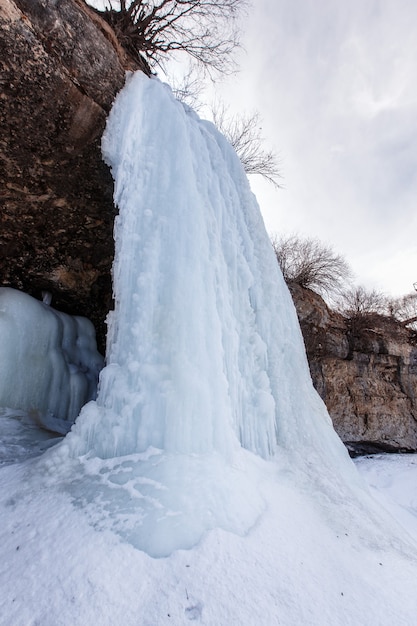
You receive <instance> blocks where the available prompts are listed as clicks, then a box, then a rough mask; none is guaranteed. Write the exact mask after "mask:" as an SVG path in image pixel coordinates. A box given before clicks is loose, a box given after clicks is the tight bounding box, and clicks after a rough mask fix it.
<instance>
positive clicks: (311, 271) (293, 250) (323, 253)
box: [272, 235, 351, 299]
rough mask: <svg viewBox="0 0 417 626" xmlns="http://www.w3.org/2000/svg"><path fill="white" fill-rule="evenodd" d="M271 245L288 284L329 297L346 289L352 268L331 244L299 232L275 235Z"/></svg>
mask: <svg viewBox="0 0 417 626" xmlns="http://www.w3.org/2000/svg"><path fill="white" fill-rule="evenodd" d="M272 245H273V248H274V251H275V254H276V257H277V260H278V263H279V265H280V267H281V271H282V274H283V276H284V280H285V282H286V283H287V284H289V285H291V283H296V284H298V285H301V287H305V288H307V289H311V290H312V291H316V292H317V293H319V294H320V295H322V296H327V297H330V298H332V299H333V298H334V297H335V296H336V295H337V294H339V293H340V292H341V291H343V290H345V289H346V284H347V283H349V281H350V279H351V270H350V268H349V265H348V264H347V262H346V260H345V259H344V258H343V257H342V256H340V255H339V254H336V253H335V252H334V251H333V249H332V248H331V247H330V246H327V245H326V244H324V243H322V242H321V241H319V240H318V239H311V238H307V239H303V238H302V237H299V236H298V235H287V236H283V237H277V236H276V235H275V236H273V237H272Z"/></svg>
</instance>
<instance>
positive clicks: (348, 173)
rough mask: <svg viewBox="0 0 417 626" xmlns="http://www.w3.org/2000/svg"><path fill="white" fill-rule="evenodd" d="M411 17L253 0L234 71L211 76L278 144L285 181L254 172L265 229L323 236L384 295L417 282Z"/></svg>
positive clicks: (333, 4)
mask: <svg viewBox="0 0 417 626" xmlns="http://www.w3.org/2000/svg"><path fill="white" fill-rule="evenodd" d="M89 1H90V3H91V4H96V5H100V4H101V3H102V1H103V0H89ZM416 23H417V3H416V2H415V0H351V1H350V2H346V1H345V2H342V1H341V0H251V6H250V8H249V10H248V13H247V15H246V16H245V17H244V18H243V19H242V24H241V27H242V44H243V50H242V51H241V52H240V53H239V54H238V55H237V62H238V65H239V67H240V71H239V72H238V73H237V74H236V75H235V76H228V77H226V78H224V79H222V80H217V81H216V83H215V86H214V91H215V95H216V97H219V98H220V99H221V100H223V101H224V102H225V103H226V104H227V105H229V106H230V111H231V112H235V113H236V114H240V113H241V114H243V115H244V114H247V113H251V112H254V111H257V112H259V113H260V116H261V118H262V134H263V136H264V138H265V147H266V148H267V149H268V148H272V149H274V150H275V151H276V153H277V154H278V157H279V161H280V168H281V173H282V180H281V183H282V186H283V189H281V190H276V189H275V188H274V187H273V186H272V185H271V184H270V183H268V182H266V181H264V180H263V179H262V178H260V177H259V176H253V177H252V179H251V185H252V189H253V191H254V192H255V194H256V196H257V198H258V202H259V205H260V208H261V211H262V214H263V217H264V221H265V224H266V227H267V230H268V232H269V233H270V234H271V235H273V234H278V235H279V234H293V233H297V234H299V235H300V236H301V237H314V238H317V239H319V240H320V241H323V243H325V244H326V245H330V246H331V247H332V248H333V250H334V251H335V252H336V253H337V254H340V255H342V256H343V257H344V258H345V259H346V260H347V262H348V264H349V265H350V267H351V268H352V270H353V273H354V282H355V284H357V285H363V286H365V287H366V288H368V289H377V290H378V291H381V292H383V293H385V294H386V295H389V296H401V295H404V294H406V293H410V292H413V283H414V282H416V281H417V211H416V205H417V38H416V36H415V24H416ZM206 97H207V96H206ZM208 99H209V100H210V96H209V97H208Z"/></svg>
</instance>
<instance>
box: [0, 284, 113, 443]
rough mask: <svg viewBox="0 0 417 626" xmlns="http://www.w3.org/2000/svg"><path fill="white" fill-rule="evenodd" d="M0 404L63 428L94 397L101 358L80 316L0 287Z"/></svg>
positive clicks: (91, 331)
mask: <svg viewBox="0 0 417 626" xmlns="http://www.w3.org/2000/svg"><path fill="white" fill-rule="evenodd" d="M0 345H1V352H0V407H9V408H13V409H22V410H24V411H30V412H31V414H32V416H33V418H34V419H36V420H37V421H38V422H42V423H43V425H44V426H45V427H46V428H51V429H52V430H58V432H68V430H69V428H70V425H71V424H72V423H73V422H74V420H75V418H76V417H77V415H78V414H79V412H80V410H81V407H82V406H83V405H84V404H85V403H86V402H88V401H89V400H91V399H93V398H95V395H96V390H97V380H98V374H99V371H100V369H101V368H102V367H103V358H102V356H101V355H100V354H99V353H98V352H97V347H96V341H95V331H94V327H93V325H92V324H91V322H90V321H89V320H87V319H86V318H84V317H78V316H70V315H66V314H65V313H61V312H59V311H56V310H54V309H53V308H52V307H50V306H48V305H47V304H45V303H44V302H40V301H39V300H36V299H35V298H32V297H31V296H29V295H27V294H25V293H22V292H20V291H17V290H15V289H10V288H8V287H2V288H0Z"/></svg>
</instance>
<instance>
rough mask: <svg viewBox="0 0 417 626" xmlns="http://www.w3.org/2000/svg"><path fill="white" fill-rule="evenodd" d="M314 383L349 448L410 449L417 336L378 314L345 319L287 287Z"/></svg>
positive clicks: (413, 444) (415, 421) (415, 426)
mask: <svg viewBox="0 0 417 626" xmlns="http://www.w3.org/2000/svg"><path fill="white" fill-rule="evenodd" d="M291 292H292V295H293V300H294V303H295V306H296V309H297V313H298V317H299V320H300V324H301V329H302V332H303V336H304V341H305V344H306V350H307V356H308V360H309V363H310V370H311V375H312V378H313V382H314V386H315V387H316V389H317V391H318V392H319V394H320V395H321V397H322V398H323V400H324V402H325V403H326V405H327V408H328V410H329V413H330V415H331V417H332V420H333V423H334V427H335V429H336V431H337V432H338V434H339V436H340V437H341V439H342V440H343V441H344V442H345V443H347V444H348V447H349V448H350V449H351V450H352V451H367V450H369V451H371V450H375V449H378V448H379V449H383V450H410V451H411V450H412V451H415V450H417V338H416V333H415V332H414V331H412V330H409V329H406V328H404V327H402V326H401V325H400V324H398V323H397V322H395V321H393V320H391V319H389V318H386V317H383V316H379V315H369V316H365V317H363V318H361V319H356V320H347V319H346V318H344V317H343V316H341V315H339V314H338V313H336V312H334V311H331V310H330V309H329V308H328V307H327V306H326V304H325V302H324V301H323V300H322V298H321V297H320V296H318V295H317V294H315V293H314V292H312V291H310V290H308V289H302V288H301V287H299V286H293V287H292V288H291Z"/></svg>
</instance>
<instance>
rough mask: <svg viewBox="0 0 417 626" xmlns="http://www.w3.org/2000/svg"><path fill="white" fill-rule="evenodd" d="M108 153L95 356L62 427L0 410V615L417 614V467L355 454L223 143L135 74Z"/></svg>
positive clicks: (321, 617)
mask: <svg viewBox="0 0 417 626" xmlns="http://www.w3.org/2000/svg"><path fill="white" fill-rule="evenodd" d="M103 148H104V155H105V157H106V159H107V161H108V162H109V164H110V165H111V167H112V173H113V176H114V178H115V200H116V203H117V205H118V207H119V209H120V216H119V217H118V219H117V221H116V227H115V237H116V258H115V264H114V268H113V273H114V290H115V311H114V313H112V314H111V315H110V317H109V334H108V347H107V363H106V367H105V368H104V370H103V371H102V373H101V377H100V385H99V391H98V396H97V401H92V402H89V403H88V404H87V405H86V406H85V407H84V408H83V409H82V411H81V413H80V415H79V416H78V418H77V421H76V423H75V425H74V426H73V428H72V430H71V432H70V433H69V434H68V435H67V436H66V437H65V438H64V439H63V440H58V441H56V440H54V441H53V442H51V440H49V439H48V438H46V437H45V434H44V433H43V432H41V431H39V430H37V428H35V426H34V424H33V423H32V422H31V420H33V415H31V414H30V412H29V414H23V413H22V412H20V413H17V414H15V413H13V412H10V411H7V410H4V411H3V413H2V414H1V415H0V435H1V434H2V435H3V437H2V441H3V443H2V447H1V448H0V453H1V457H0V459H1V465H0V546H1V559H0V590H1V593H0V621H1V624H4V626H27V625H31V626H35V624H36V625H38V626H85V625H90V624H100V626H107V625H108V626H116V625H120V626H162V625H164V624H174V625H177V626H178V625H181V624H188V623H189V622H190V621H195V622H197V623H200V624H205V625H207V626H233V625H236V626H275V625H287V626H293V625H297V626H298V625H315V626H316V625H317V626H335V625H338V624H340V625H343V626H346V625H349V624H351V625H355V626H358V625H359V624H366V625H368V624H372V625H381V626H382V625H387V626H388V625H390V626H391V625H392V624H395V625H401V624H404V625H408V624H409V625H411V624H414V623H415V615H416V611H417V597H416V594H415V586H416V581H417V532H416V528H415V519H416V518H415V500H414V495H413V493H412V490H413V486H414V485H415V480H416V477H417V476H416V473H415V471H414V463H413V462H412V461H409V464H408V465H407V466H405V465H404V464H405V462H404V459H405V458H408V457H398V458H397V462H396V461H395V459H396V457H389V460H388V461H386V460H385V457H378V458H377V460H376V461H371V460H360V461H358V462H357V464H356V467H359V469H360V471H361V473H363V474H364V475H365V477H367V479H368V480H369V482H370V484H371V488H370V489H369V490H368V488H367V487H366V486H365V483H364V482H363V480H362V478H361V476H360V473H358V471H357V469H356V467H355V465H354V464H353V463H352V461H351V460H350V459H349V457H348V455H347V452H346V450H345V448H344V446H343V445H342V443H341V442H340V440H339V439H338V437H337V436H336V434H335V432H334V431H333V428H332V425H331V423H330V419H329V416H328V414H327V412H326V410H325V407H324V405H323V403H322V402H321V400H320V398H319V397H318V395H317V394H316V392H315V391H314V389H313V386H312V382H311V379H310V376H309V370H308V364H307V360H306V356H305V351H304V346H303V342H302V337H301V332H300V329H299V326H298V322H297V317H296V313H295V310H294V306H293V304H292V301H291V297H290V295H289V293H288V290H287V288H286V286H285V284H284V281H283V279H282V276H281V275H280V272H279V270H278V266H277V263H276V259H275V257H274V254H273V251H272V247H271V245H270V242H269V239H268V236H267V234H266V232H265V228H264V225H263V222H262V219H261V216H260V212H259V208H258V206H257V203H256V200H255V198H254V197H253V195H252V193H251V191H250V188H249V185H248V182H247V180H246V177H245V175H244V172H243V169H242V166H241V164H240V162H239V160H238V159H237V157H236V155H235V153H234V152H233V150H232V148H231V147H230V146H229V145H228V143H227V142H226V141H225V139H224V138H223V137H222V136H221V135H219V133H218V132H217V131H216V129H215V128H214V127H213V125H211V124H209V123H207V122H202V121H201V120H199V119H198V117H197V116H196V115H195V114H194V113H193V112H192V111H190V110H188V109H187V108H184V107H183V106H182V105H181V104H180V103H178V102H176V101H175V99H174V98H173V96H172V94H171V92H170V90H169V89H168V88H167V87H166V86H163V85H162V84H161V83H159V82H158V81H157V80H154V79H152V80H151V79H148V78H146V77H144V76H143V75H141V74H135V75H133V76H132V77H130V79H129V80H128V82H127V85H126V87H125V89H124V90H123V91H122V92H121V94H120V95H119V96H118V98H117V100H116V103H115V106H114V108H113V111H112V113H111V115H110V118H109V122H108V127H107V130H106V133H105V136H104V139H103ZM23 353H24V349H23ZM10 369H11V371H12V372H13V376H14V377H16V376H18V375H19V369H18V368H16V366H15V365H14V364H13V362H12V359H11V361H10ZM13 376H11V378H13ZM52 391H53V392H54V393H55V392H56V390H55V389H54V390H52ZM54 443H55V444H56V445H52V444H54ZM375 467H379V469H377V470H375ZM399 471H400V472H401V473H402V474H403V478H402V479H401V480H400V479H399V478H398V476H399V473H398V472H399ZM381 477H382V478H381ZM397 478H398V480H397ZM398 485H401V490H400V489H399V486H398ZM372 495H376V496H377V498H376V499H375V498H373V497H372ZM378 500H380V502H378ZM389 511H392V512H393V514H394V517H397V520H395V519H394V517H392V516H391V515H390V513H389Z"/></svg>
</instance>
